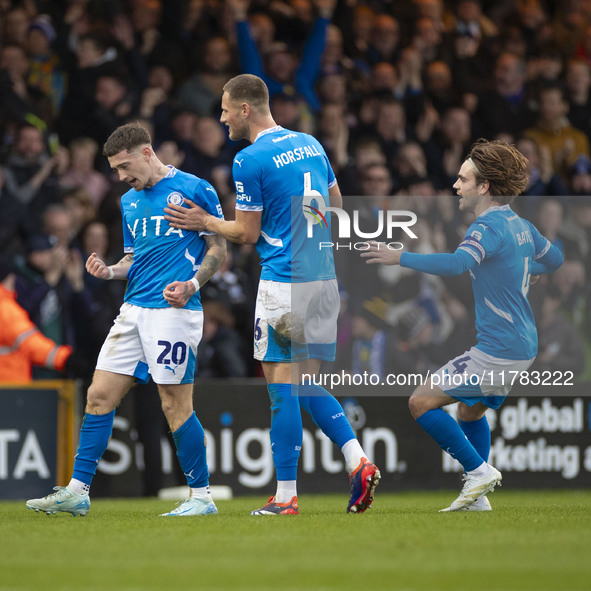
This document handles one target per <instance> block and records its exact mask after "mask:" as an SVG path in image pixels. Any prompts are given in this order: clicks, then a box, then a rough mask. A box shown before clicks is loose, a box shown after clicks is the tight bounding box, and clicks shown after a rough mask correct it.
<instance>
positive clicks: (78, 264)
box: [16, 234, 93, 379]
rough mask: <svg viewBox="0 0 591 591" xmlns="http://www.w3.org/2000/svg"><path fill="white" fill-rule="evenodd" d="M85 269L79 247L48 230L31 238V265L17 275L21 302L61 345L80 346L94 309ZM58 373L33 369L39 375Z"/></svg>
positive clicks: (34, 375) (46, 333)
mask: <svg viewBox="0 0 591 591" xmlns="http://www.w3.org/2000/svg"><path fill="white" fill-rule="evenodd" d="M84 273H85V271H84V263H83V262H82V257H81V256H80V253H79V252H78V251H77V250H68V249H67V248H66V247H65V246H58V245H57V244H56V243H55V239H54V241H52V240H51V239H50V238H49V236H47V235H44V234H38V235H35V236H33V237H31V238H30V239H29V243H28V254H27V266H26V267H25V268H24V269H23V272H22V275H19V277H18V278H17V289H16V291H17V294H18V302H19V304H20V305H21V306H22V307H23V308H24V309H25V310H26V311H27V312H28V314H29V316H30V317H31V320H32V321H33V322H34V323H35V324H36V325H37V327H38V328H39V329H40V330H41V332H42V333H43V334H44V335H45V336H46V337H48V338H50V339H52V340H53V341H55V342H56V343H57V344H59V345H70V346H72V347H74V348H76V346H77V345H79V344H80V343H82V342H83V341H84V338H85V332H86V331H87V329H88V326H89V323H90V320H91V316H92V309H93V305H92V299H91V297H90V292H89V291H88V290H87V289H86V288H85V285H84ZM58 375H59V374H56V373H55V372H53V371H49V370H42V369H34V370H33V377H34V378H35V379H40V378H45V379H51V378H56V377H58Z"/></svg>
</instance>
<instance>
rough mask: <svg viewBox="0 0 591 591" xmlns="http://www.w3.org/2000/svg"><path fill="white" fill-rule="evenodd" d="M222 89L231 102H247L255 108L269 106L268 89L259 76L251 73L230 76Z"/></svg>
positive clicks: (266, 107)
mask: <svg viewBox="0 0 591 591" xmlns="http://www.w3.org/2000/svg"><path fill="white" fill-rule="evenodd" d="M223 90H224V92H227V93H228V96H229V98H230V101H231V102H233V103H248V104H249V105H250V106H251V107H254V108H255V109H257V110H261V109H268V108H269V89H268V88H267V85H266V84H265V83H264V82H263V80H262V79H261V78H259V77H258V76H254V75H253V74H240V75H239V76H235V77H234V78H231V79H230V80H228V82H226V84H225V85H224V88H223Z"/></svg>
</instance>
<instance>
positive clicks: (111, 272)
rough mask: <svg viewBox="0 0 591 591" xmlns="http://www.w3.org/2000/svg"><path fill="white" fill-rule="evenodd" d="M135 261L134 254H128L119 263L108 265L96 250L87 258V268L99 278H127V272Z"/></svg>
mask: <svg viewBox="0 0 591 591" xmlns="http://www.w3.org/2000/svg"><path fill="white" fill-rule="evenodd" d="M131 263H133V254H131V253H129V254H126V255H125V256H124V257H123V258H122V259H121V260H120V261H119V262H118V263H115V264H114V265H111V266H110V267H109V266H107V264H106V263H105V261H103V259H101V258H100V257H99V256H98V255H97V254H96V252H93V253H92V254H91V255H90V256H89V257H88V259H87V260H86V270H87V271H88V272H89V273H90V274H91V275H92V276H93V277H98V278H99V279H107V280H108V279H127V272H128V271H129V268H130V267H131Z"/></svg>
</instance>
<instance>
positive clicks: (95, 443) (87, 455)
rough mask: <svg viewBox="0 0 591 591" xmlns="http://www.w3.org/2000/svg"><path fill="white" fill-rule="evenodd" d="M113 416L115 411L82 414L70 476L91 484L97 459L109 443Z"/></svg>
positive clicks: (101, 455)
mask: <svg viewBox="0 0 591 591" xmlns="http://www.w3.org/2000/svg"><path fill="white" fill-rule="evenodd" d="M114 418H115V411H112V412H110V413H108V414H106V415H92V414H88V413H86V414H85V415H84V419H83V421H82V427H81V429H80V441H79V443H78V451H77V452H76V456H75V460H74V472H73V473H72V478H74V479H76V480H79V481H80V482H83V483H84V484H86V485H88V486H90V485H91V484H92V479H93V478H94V475H95V474H96V469H97V466H98V463H99V460H100V459H101V458H102V457H103V454H104V453H105V450H106V449H107V445H109V438H110V437H111V433H112V432H113V419H114Z"/></svg>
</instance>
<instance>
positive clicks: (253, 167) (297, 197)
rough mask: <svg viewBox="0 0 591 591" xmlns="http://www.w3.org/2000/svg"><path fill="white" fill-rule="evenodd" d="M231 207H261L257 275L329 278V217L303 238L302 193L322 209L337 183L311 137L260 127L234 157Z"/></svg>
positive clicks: (331, 265) (285, 280)
mask: <svg viewBox="0 0 591 591" xmlns="http://www.w3.org/2000/svg"><path fill="white" fill-rule="evenodd" d="M232 174H233V177H234V183H235V185H236V209H237V210H241V211H260V212H262V217H261V235H260V237H259V239H258V241H257V243H256V249H257V252H258V253H259V256H260V258H261V266H262V271H261V279H268V280H272V281H278V282H282V283H292V282H293V283H301V282H305V281H316V280H323V279H334V278H335V277H336V275H335V269H334V259H333V253H332V248H328V247H324V248H321V247H320V245H321V243H324V244H325V245H326V243H329V242H330V240H331V234H330V216H328V215H327V216H324V219H321V222H322V223H318V224H316V225H315V227H314V228H313V236H312V237H310V238H308V234H307V227H308V223H307V218H306V216H305V215H304V210H303V204H304V202H303V196H304V195H308V197H311V198H312V202H313V203H315V204H316V205H318V204H319V203H320V200H322V201H323V205H322V206H321V207H318V208H317V209H320V210H322V211H324V208H325V207H327V206H329V204H330V203H329V197H328V190H329V188H330V187H332V186H334V185H335V184H336V179H335V175H334V172H333V170H332V168H331V166H330V163H329V160H328V157H327V156H326V153H325V151H324V149H323V148H322V146H321V145H320V143H319V142H318V140H316V139H315V138H313V137H312V136H310V135H308V134H305V133H300V132H295V131H290V130H287V129H284V128H283V127H281V126H275V127H272V128H269V129H266V130H264V131H262V132H261V133H260V134H259V135H258V136H257V137H256V139H255V141H254V142H253V143H252V144H251V145H250V146H248V147H246V148H245V149H243V150H241V151H240V152H239V153H238V154H236V157H235V158H234V163H233V166H232Z"/></svg>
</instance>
